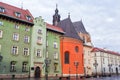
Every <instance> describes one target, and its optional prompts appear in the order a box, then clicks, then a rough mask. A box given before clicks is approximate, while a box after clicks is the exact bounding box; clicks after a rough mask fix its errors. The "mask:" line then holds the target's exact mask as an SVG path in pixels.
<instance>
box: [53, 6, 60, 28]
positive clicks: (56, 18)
mask: <svg viewBox="0 0 120 80" xmlns="http://www.w3.org/2000/svg"><path fill="white" fill-rule="evenodd" d="M58 12H59V11H58V9H57V4H56V10H55V14H54V15H53V26H57V24H58V22H60V15H59V14H58Z"/></svg>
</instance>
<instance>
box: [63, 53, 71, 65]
mask: <svg viewBox="0 0 120 80" xmlns="http://www.w3.org/2000/svg"><path fill="white" fill-rule="evenodd" d="M64 56H65V57H64V61H65V62H64V63H65V64H69V62H70V60H69V57H70V55H69V52H68V51H66V52H65V54H64Z"/></svg>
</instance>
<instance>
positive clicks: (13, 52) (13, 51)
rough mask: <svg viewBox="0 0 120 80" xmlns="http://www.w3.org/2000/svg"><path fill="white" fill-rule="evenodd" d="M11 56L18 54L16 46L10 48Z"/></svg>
mask: <svg viewBox="0 0 120 80" xmlns="http://www.w3.org/2000/svg"><path fill="white" fill-rule="evenodd" d="M12 54H13V55H16V54H18V47H17V46H13V47H12Z"/></svg>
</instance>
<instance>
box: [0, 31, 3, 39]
mask: <svg viewBox="0 0 120 80" xmlns="http://www.w3.org/2000/svg"><path fill="white" fill-rule="evenodd" d="M2 35H3V31H2V30H0V38H2Z"/></svg>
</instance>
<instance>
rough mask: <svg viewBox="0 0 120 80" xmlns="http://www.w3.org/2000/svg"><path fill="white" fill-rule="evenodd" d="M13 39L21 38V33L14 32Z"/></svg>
mask: <svg viewBox="0 0 120 80" xmlns="http://www.w3.org/2000/svg"><path fill="white" fill-rule="evenodd" d="M13 40H15V41H18V40H19V34H18V33H14V34H13Z"/></svg>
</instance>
